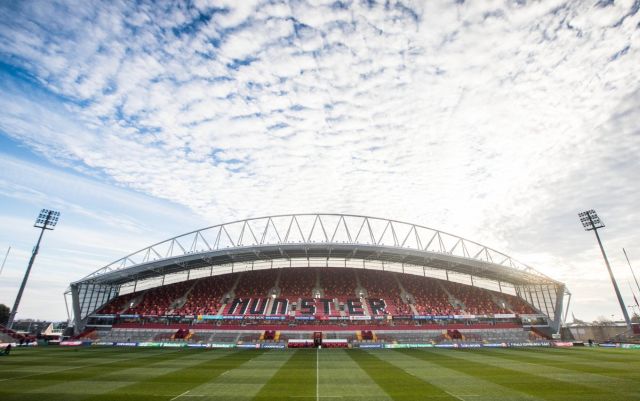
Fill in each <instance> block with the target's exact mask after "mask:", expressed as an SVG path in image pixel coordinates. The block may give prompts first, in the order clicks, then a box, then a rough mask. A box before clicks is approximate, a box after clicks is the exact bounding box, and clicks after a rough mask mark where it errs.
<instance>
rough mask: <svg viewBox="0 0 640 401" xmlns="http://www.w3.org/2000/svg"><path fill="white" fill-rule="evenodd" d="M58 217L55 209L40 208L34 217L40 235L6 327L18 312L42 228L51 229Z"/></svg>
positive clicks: (58, 214)
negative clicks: (38, 213) (36, 216)
mask: <svg viewBox="0 0 640 401" xmlns="http://www.w3.org/2000/svg"><path fill="white" fill-rule="evenodd" d="M59 218H60V212H57V211H55V210H48V209H42V210H41V211H40V215H38V218H37V219H36V222H35V224H34V225H33V226H34V227H37V228H40V236H39V237H38V242H37V243H36V246H35V247H34V248H33V253H32V254H31V259H29V265H28V266H27V271H26V272H25V273H24V278H23V279H22V284H21V285H20V290H18V295H17V296H16V302H15V303H14V304H13V308H12V309H11V313H10V314H9V320H8V321H7V327H9V328H12V327H13V320H14V318H15V317H16V313H17V312H18V306H19V305H20V299H21V298H22V293H23V292H24V287H26V285H27V280H28V279H29V273H30V272H31V267H32V266H33V262H34V261H35V260H36V255H37V254H38V249H40V241H41V240H42V235H43V234H44V230H53V227H55V226H56V224H58V219H59Z"/></svg>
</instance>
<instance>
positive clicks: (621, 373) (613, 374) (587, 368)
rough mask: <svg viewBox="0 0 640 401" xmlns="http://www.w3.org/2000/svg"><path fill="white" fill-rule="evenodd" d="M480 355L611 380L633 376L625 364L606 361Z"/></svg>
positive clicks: (517, 353) (530, 354) (523, 354)
mask: <svg viewBox="0 0 640 401" xmlns="http://www.w3.org/2000/svg"><path fill="white" fill-rule="evenodd" d="M478 353H487V354H488V355H493V356H499V357H500V358H507V359H510V360H514V361H522V362H528V363H533V364H537V365H545V366H549V367H552V368H559V369H569V370H573V371H577V372H582V373H589V374H597V375H602V376H608V377H610V379H609V380H614V381H617V380H619V379H624V377H625V376H627V375H632V374H633V373H632V370H631V369H629V365H626V366H625V364H623V363H617V364H615V363H613V362H606V361H593V360H591V361H587V360H584V359H582V358H577V357H575V356H573V355H570V354H569V355H567V354H564V355H554V354H549V353H547V352H531V351H530V352H520V351H514V350H499V349H496V350H491V351H488V350H478Z"/></svg>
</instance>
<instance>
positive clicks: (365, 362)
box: [349, 349, 458, 401]
mask: <svg viewBox="0 0 640 401" xmlns="http://www.w3.org/2000/svg"><path fill="white" fill-rule="evenodd" d="M378 352H386V351H378ZM349 356H350V357H351V358H352V359H353V360H354V361H355V362H356V363H357V364H358V366H359V367H360V369H362V370H364V371H365V372H366V373H367V374H368V375H369V376H370V377H371V378H372V379H373V381H375V382H376V384H378V386H380V387H381V388H382V389H383V390H384V391H385V392H386V393H387V394H388V395H389V396H390V397H391V398H393V399H394V400H399V401H402V400H416V399H420V400H427V399H434V398H436V399H439V400H458V398H457V397H454V396H452V395H451V394H448V393H447V392H446V391H444V390H442V389H440V388H438V387H436V386H434V385H432V384H431V383H428V382H425V381H423V380H420V379H419V378H417V377H416V376H414V375H411V374H409V373H407V372H406V371H405V370H403V369H400V368H398V367H397V366H395V365H393V364H391V363H389V362H386V361H384V360H382V359H380V358H378V357H377V356H375V354H373V353H369V352H367V351H362V350H357V349H354V350H352V351H350V352H349Z"/></svg>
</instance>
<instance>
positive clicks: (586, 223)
mask: <svg viewBox="0 0 640 401" xmlns="http://www.w3.org/2000/svg"><path fill="white" fill-rule="evenodd" d="M578 217H580V222H581V223H582V226H583V227H584V229H585V231H591V230H593V232H594V233H595V234H596V239H597V240H598V245H600V251H601V252H602V257H603V258H604V263H605V264H606V265H607V270H609V277H611V282H612V283H613V289H614V290H616V296H617V297H618V302H619V303H620V308H621V309H622V315H623V316H624V320H625V322H626V323H627V327H628V328H631V319H629V314H628V313H627V308H625V306H624V301H623V300H622V295H620V289H619V288H618V283H616V279H615V277H613V272H612V271H611V265H609V259H607V254H606V253H605V252H604V247H603V246H602V241H600V236H599V235H598V229H599V228H603V227H604V223H603V222H602V220H600V218H599V217H598V214H597V213H596V211H595V210H593V209H591V210H587V211H586V212H582V213H578Z"/></svg>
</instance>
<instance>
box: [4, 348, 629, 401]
mask: <svg viewBox="0 0 640 401" xmlns="http://www.w3.org/2000/svg"><path fill="white" fill-rule="evenodd" d="M314 399H315V400H317V401H319V400H324V401H326V400H336V401H340V400H345V401H346V400H361V401H364V400H368V401H369V400H371V401H375V400H431V399H433V400H443V401H444V400H454V401H455V400H458V401H460V400H462V401H484V400H562V401H566V400H581V401H584V400H640V352H639V351H638V350H624V349H590V348H574V349H547V348H545V349H541V348H537V349H472V350H452V349H420V350H371V351H363V350H327V349H323V350H319V351H317V350H246V351H242V350H203V349H158V348H155V349H145V348H99V347H91V348H55V347H49V348H46V347H41V348H37V349H15V350H14V352H12V354H11V355H10V356H8V357H0V400H2V401H10V400H38V401H41V400H47V401H55V400H61V401H76V400H87V401H97V400H115V401H117V400H136V401H137V400H154V401H161V400H164V401H206V400H238V401H239V400H314Z"/></svg>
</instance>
